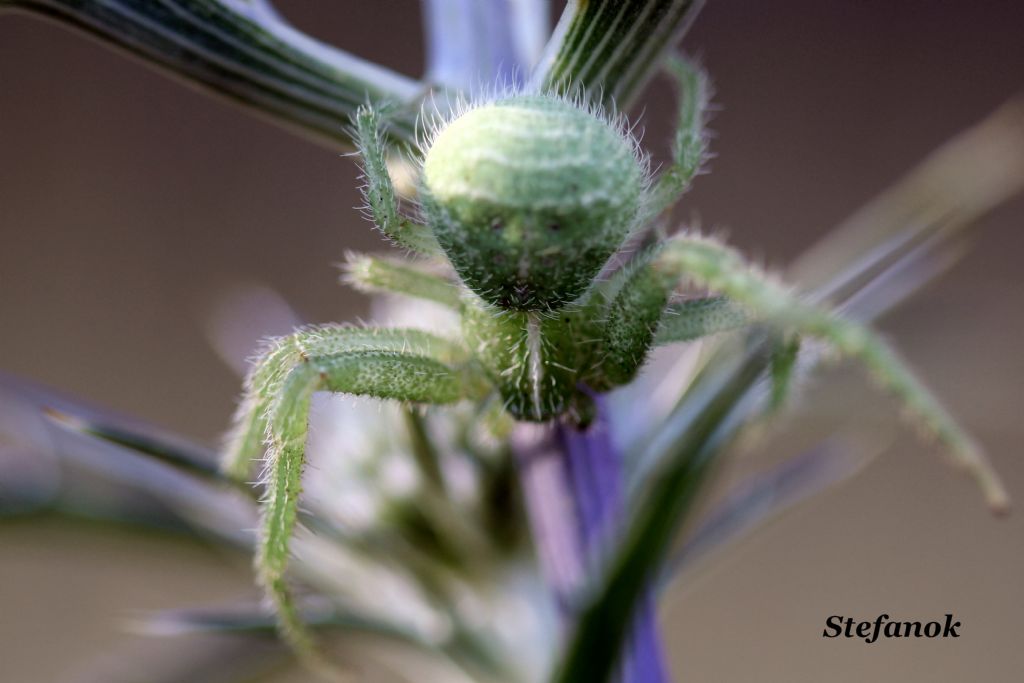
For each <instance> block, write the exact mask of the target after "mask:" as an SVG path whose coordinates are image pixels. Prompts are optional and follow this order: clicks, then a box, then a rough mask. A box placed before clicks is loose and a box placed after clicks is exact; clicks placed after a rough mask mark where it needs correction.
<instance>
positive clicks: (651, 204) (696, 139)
mask: <svg viewBox="0 0 1024 683" xmlns="http://www.w3.org/2000/svg"><path fill="white" fill-rule="evenodd" d="M665 69H666V71H667V72H668V74H669V76H671V77H672V78H673V79H674V80H675V82H676V85H677V87H678V88H679V115H678V121H677V124H676V133H675V138H674V140H673V143H672V163H671V165H669V166H668V167H667V168H666V169H665V170H664V171H662V173H661V175H659V176H658V178H657V179H656V180H655V181H654V184H653V186H652V187H651V189H650V191H649V195H648V199H647V213H648V215H649V216H651V217H654V216H657V215H658V214H660V213H662V212H663V211H665V210H666V209H668V208H669V207H670V206H672V204H674V203H675V202H676V201H677V200H678V199H679V197H680V196H681V195H682V194H683V193H684V192H686V190H687V188H689V186H690V183H691V182H692V181H693V178H694V176H696V175H697V173H698V172H699V171H700V168H701V165H702V164H703V163H704V160H705V158H706V157H707V150H708V142H707V133H706V132H705V130H704V120H705V118H706V116H707V107H708V98H709V96H710V89H711V88H710V81H709V79H708V76H707V74H706V73H705V72H704V71H703V70H702V69H701V68H700V67H698V66H697V65H696V64H693V63H692V62H689V61H687V60H685V59H683V58H681V57H677V56H671V57H669V59H668V61H667V62H666V64H665Z"/></svg>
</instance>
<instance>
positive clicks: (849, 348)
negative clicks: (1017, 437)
mask: <svg viewBox="0 0 1024 683" xmlns="http://www.w3.org/2000/svg"><path fill="white" fill-rule="evenodd" d="M650 270H651V272H652V273H655V274H658V275H659V276H660V277H661V278H662V284H663V286H664V287H665V288H666V290H667V291H670V290H671V289H672V288H674V287H675V285H676V284H677V283H678V281H679V280H680V279H685V280H688V281H690V282H692V283H694V284H697V285H699V286H703V287H708V288H710V289H712V290H715V291H717V292H720V293H722V294H724V295H725V296H727V297H729V298H730V299H731V300H732V301H734V302H736V303H738V304H740V305H741V306H742V307H743V308H744V309H746V311H747V313H748V315H749V316H750V318H751V320H753V321H763V322H766V323H768V324H772V325H775V326H777V327H779V328H781V329H782V330H784V331H787V332H791V333H795V334H798V335H803V336H807V337H812V338H815V339H818V340H821V341H823V342H825V343H826V344H827V345H829V346H830V347H832V348H833V349H835V350H836V351H838V352H839V353H840V354H842V355H845V356H850V357H853V358H856V359H858V360H859V361H861V362H862V363H863V364H864V365H865V366H866V367H867V368H868V370H869V371H870V372H871V374H872V375H873V376H874V377H875V378H876V379H877V380H878V382H879V383H880V384H881V385H882V386H883V387H885V388H886V389H888V390H889V392H890V393H892V394H893V395H894V396H895V397H896V398H897V399H898V400H899V401H900V402H901V403H902V404H903V405H904V407H905V408H906V409H907V412H908V413H909V414H910V415H911V416H912V417H913V418H914V420H915V422H916V423H917V424H918V425H919V426H921V427H922V428H924V429H925V430H926V431H927V432H928V433H930V434H932V435H934V436H935V437H936V438H937V439H938V440H939V441H940V442H942V443H943V444H944V445H945V446H946V447H947V448H948V449H949V451H950V453H951V454H952V456H953V457H954V459H955V460H956V462H957V463H958V464H960V465H961V466H963V467H964V468H965V469H966V470H967V471H968V472H969V473H970V474H971V475H972V476H973V477H974V479H975V480H976V481H977V482H978V484H979V485H980V487H981V489H982V491H983V492H984V494H985V497H986V499H987V500H988V502H989V504H990V505H991V506H992V507H993V509H996V510H1005V509H1006V508H1007V507H1008V504H1009V498H1008V495H1007V493H1006V491H1005V489H1004V488H1003V484H1002V482H1001V481H1000V480H999V477H998V475H997V474H996V473H995V471H994V470H993V468H992V466H991V464H990V463H989V461H988V459H987V458H986V457H985V455H984V453H983V452H982V451H981V450H980V448H979V447H978V445H977V444H976V443H975V442H974V440H973V439H972V438H971V437H970V436H969V435H968V434H966V433H965V432H964V431H963V430H962V429H961V428H960V426H959V425H958V424H957V423H956V422H955V421H954V420H953V418H952V417H951V416H950V415H949V413H947V412H946V410H945V408H943V407H942V405H941V404H940V403H939V401H938V400H937V399H936V398H935V397H934V396H933V395H932V394H931V392H930V391H929V390H928V389H927V388H926V387H925V386H924V385H923V384H921V382H920V381H919V380H918V379H917V378H916V377H915V376H914V374H913V373H912V372H911V371H910V369H909V368H908V367H907V366H906V365H905V364H904V363H903V362H902V361H901V360H900V359H899V357H898V356H897V355H896V353H895V352H894V351H893V350H892V348H891V347H890V346H889V345H888V344H887V343H886V342H885V341H884V340H883V339H881V338H880V337H879V336H878V335H877V334H876V333H875V332H874V331H872V330H871V329H870V328H868V327H865V326H863V325H859V324H857V323H855V322H853V321H850V320H846V319H844V318H842V317H840V316H839V315H837V314H835V313H833V312H831V311H829V310H827V309H824V308H820V307H818V306H815V305H812V304H809V303H807V302H805V301H804V300H802V299H801V298H800V297H799V296H798V295H796V294H794V293H793V292H792V291H791V290H790V289H788V288H787V287H785V286H783V285H782V284H780V283H778V282H777V281H775V280H774V279H772V278H771V277H770V276H769V275H768V274H767V273H765V272H763V271H761V270H760V269H758V268H756V267H754V266H753V265H752V264H750V263H748V262H746V261H745V260H744V259H743V258H742V257H741V256H740V254H739V253H738V252H736V251H735V250H733V249H731V248H729V247H727V246H725V245H723V244H721V243H719V242H716V241H714V240H711V239H709V238H706V237H694V236H686V235H684V236H679V237H675V238H673V239H671V240H669V241H668V242H667V243H665V245H664V247H663V248H662V249H661V250H660V251H659V252H658V253H657V255H656V256H655V257H654V258H653V259H652V260H651V265H650Z"/></svg>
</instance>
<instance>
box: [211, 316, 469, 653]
mask: <svg viewBox="0 0 1024 683" xmlns="http://www.w3.org/2000/svg"><path fill="white" fill-rule="evenodd" d="M480 382H481V380H480V379H479V378H478V376H477V375H476V374H475V372H474V371H473V370H472V366H471V364H470V363H469V361H468V360H467V358H466V355H465V354H464V352H463V351H462V349H461V348H459V347H458V346H456V345H454V344H452V343H451V342H448V341H446V340H444V339H441V338H439V337H436V336H434V335H430V334H427V333H425V332H420V331H417V330H398V329H368V328H356V327H343V326H324V327H311V328H305V329H302V330H299V331H298V332H296V333H294V334H292V335H290V336H288V337H284V338H281V339H277V340H274V341H272V342H271V343H270V344H269V346H268V348H267V350H266V351H265V353H264V354H263V356H262V358H261V360H260V361H259V362H258V363H257V364H256V365H255V366H254V367H253V368H252V371H251V372H250V374H249V376H248V378H247V379H246V383H245V391H244V395H243V398H242V403H241V405H240V406H239V409H238V412H237V414H236V417H235V427H234V430H233V432H232V434H231V435H230V438H229V442H228V446H227V449H226V453H225V459H224V463H223V466H224V469H225V470H226V471H227V472H229V473H231V474H232V475H233V476H236V477H242V478H244V477H246V476H247V475H248V472H249V469H250V464H251V461H252V459H253V458H254V457H256V456H257V455H258V454H259V452H260V451H261V450H263V447H264V445H265V450H266V455H265V459H264V469H263V479H262V484H263V487H264V495H263V500H262V520H261V528H260V539H259V549H258V552H257V556H256V569H257V573H258V576H259V579H260V583H261V584H262V585H263V587H264V589H265V590H266V591H267V593H268V595H269V596H270V598H271V599H272V601H273V603H274V607H275V609H276V610H277V613H278V616H279V619H280V624H281V629H282V632H283V634H284V636H285V637H286V638H287V639H288V640H289V641H290V642H291V643H292V644H293V645H294V646H295V647H296V649H297V650H299V651H300V652H306V653H309V652H310V651H311V648H310V642H309V639H308V636H307V635H306V633H305V629H304V627H303V625H302V622H301V620H300V618H299V616H298V614H297V612H296V609H295V606H294V604H293V603H292V600H291V598H290V595H289V592H288V589H287V586H286V583H285V580H284V573H285V569H286V567H287V564H288V544H289V540H290V538H291V535H292V533H293V531H294V527H295V519H296V513H297V506H298V495H299V491H300V488H301V476H302V468H303V464H304V462H305V448H306V436H307V431H308V426H307V422H308V417H309V405H310V399H311V398H312V395H313V394H314V393H315V392H317V391H322V390H325V391H331V392H337V393H348V394H355V395H361V396H372V397H376V398H382V399H395V400H399V401H406V402H410V403H425V404H445V403H453V402H455V401H458V400H459V399H461V398H464V397H468V396H472V395H475V394H476V393H477V392H478V391H479V390H480V387H481V384H480Z"/></svg>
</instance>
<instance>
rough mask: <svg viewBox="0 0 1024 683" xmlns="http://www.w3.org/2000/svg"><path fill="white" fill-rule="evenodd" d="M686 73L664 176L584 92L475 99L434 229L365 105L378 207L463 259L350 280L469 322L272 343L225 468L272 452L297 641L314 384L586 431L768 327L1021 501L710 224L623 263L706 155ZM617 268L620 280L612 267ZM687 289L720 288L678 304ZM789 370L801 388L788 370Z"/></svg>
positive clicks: (432, 151) (271, 575)
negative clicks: (704, 340)
mask: <svg viewBox="0 0 1024 683" xmlns="http://www.w3.org/2000/svg"><path fill="white" fill-rule="evenodd" d="M670 72H671V73H672V74H673V75H674V76H675V77H676V78H677V80H678V82H679V83H680V85H681V92H682V104H681V107H680V115H679V127H678V131H677V133H676V136H675V140H674V145H673V161H672V163H671V164H670V165H669V166H668V167H667V168H666V169H664V170H663V171H662V172H661V173H660V174H659V175H658V176H657V177H656V178H653V179H652V178H649V177H648V172H647V166H646V160H645V157H644V155H642V154H641V153H640V152H639V151H638V148H637V145H636V142H635V141H634V139H633V138H632V137H631V136H630V135H629V133H628V132H626V128H625V127H624V126H623V125H620V124H618V123H614V122H609V121H608V120H607V119H605V118H604V117H602V116H601V115H600V114H599V113H595V112H594V111H593V110H591V109H588V108H587V107H586V106H583V105H582V104H581V102H582V100H581V101H579V102H577V101H573V100H569V99H565V98H562V97H560V96H556V95H546V94H530V95H516V96H512V97H508V98H505V99H499V100H492V101H490V102H488V103H485V104H482V105H479V106H474V107H470V108H468V110H467V111H465V112H464V113H462V114H461V115H458V116H456V117H454V118H453V119H452V120H451V121H448V122H446V123H445V124H444V125H442V126H440V127H439V129H438V132H437V133H436V134H435V135H433V136H432V138H431V139H430V141H429V142H428V143H427V144H426V145H425V149H424V154H423V157H424V158H423V159H422V160H421V161H422V164H421V178H420V179H419V190H420V194H421V207H422V211H421V216H422V218H423V223H422V224H417V223H415V222H413V221H411V220H409V219H407V218H405V217H404V216H403V214H402V213H401V212H400V210H399V206H398V202H397V199H396V197H395V194H394V190H393V188H392V184H391V180H390V177H389V176H388V172H387V167H386V164H385V150H384V146H383V143H382V139H381V137H380V135H379V131H378V127H379V118H378V115H377V114H376V113H375V112H374V111H372V110H370V109H363V110H361V111H360V112H359V113H358V115H357V117H356V121H355V123H356V134H357V139H358V141H359V145H360V150H359V151H360V153H361V155H362V157H363V160H364V163H365V165H364V170H365V175H366V180H367V183H366V186H365V188H364V194H365V197H366V201H367V206H368V209H369V212H370V214H371V215H372V217H373V219H374V221H375V222H376V224H377V225H378V227H379V228H380V229H381V231H382V232H383V233H384V234H385V235H386V236H387V237H389V238H390V239H391V240H392V241H394V242H396V243H397V244H399V245H401V246H403V247H406V248H407V249H409V250H411V251H414V252H417V253H419V254H420V255H422V256H424V257H426V258H427V259H430V260H431V261H433V262H434V264H438V265H441V266H442V271H443V270H444V269H445V268H447V273H446V274H444V273H442V274H438V272H437V270H438V269H437V267H429V268H425V267H423V266H421V265H419V264H416V263H413V262H408V261H400V260H393V259H382V258H375V257H368V256H361V257H355V258H353V259H351V260H350V263H349V266H348V275H349V279H350V282H352V283H353V284H355V285H357V286H358V287H360V288H362V289H364V290H367V291H387V292H391V293H399V294H403V295H406V296H413V297H418V298H421V299H429V300H433V301H435V302H437V303H441V304H443V305H445V306H448V307H450V308H451V309H453V310H454V311H456V312H457V313H458V314H459V315H460V316H461V319H462V325H461V335H460V336H459V337H458V338H451V339H449V338H442V337H439V336H437V335H433V334H429V333H426V332H422V331H417V330H399V329H384V328H382V329H374V328H358V327H351V326H338V325H327V326H320V327H313V328H305V329H301V330H299V331H297V332H296V333H295V334H293V335H290V336H288V337H284V338H281V339H276V340H272V341H271V342H270V343H269V345H268V346H267V349H266V350H265V352H264V354H263V356H262V358H261V359H260V361H259V362H258V363H257V364H256V365H255V366H254V367H253V369H252V371H251V372H250V374H249V377H248V379H247V381H246V386H245V395H244V397H243V401H242V404H241V405H240V407H239V410H238V413H237V417H236V422H235V429H234V432H233V433H232V435H231V439H230V442H229V446H228V451H227V453H226V457H225V466H226V468H227V469H228V470H229V471H230V472H231V473H232V474H234V475H235V476H238V477H245V476H248V473H249V470H250V468H251V462H252V460H253V459H254V458H256V457H258V456H259V455H260V453H261V452H262V451H265V453H266V458H265V463H266V466H265V468H264V472H265V474H264V476H265V479H264V484H265V486H266V489H267V494H266V496H265V499H264V505H263V523H262V537H261V542H260V549H259V553H258V556H257V567H258V570H259V576H260V580H261V582H262V583H263V584H264V586H265V587H266V588H267V590H268V592H269V594H270V595H271V597H272V598H273V599H274V601H275V604H276V605H277V607H278V610H279V613H280V615H281V618H282V624H283V626H284V627H285V633H286V634H288V635H290V636H291V637H292V641H293V642H295V643H297V644H301V642H302V640H303V639H302V636H301V634H302V629H301V624H300V623H299V620H298V618H297V616H296V613H295V610H294V608H293V607H292V605H291V602H290V600H289V597H288V592H287V590H286V588H285V582H284V570H285V567H286V565H287V559H288V541H289V538H290V537H291V534H292V531H293V529H294V525H295V519H296V509H297V498H298V492H299V489H300V482H301V473H302V465H303V463H304V453H305V442H306V435H307V420H308V414H309V403H310V397H311V395H312V394H313V393H314V392H316V391H321V390H326V391H333V392H343V393H350V394H359V395H364V396H373V397H377V398H382V399H397V400H401V401H405V402H408V403H418V404H446V403H454V402H456V401H460V400H464V399H470V400H474V401H477V402H478V403H479V404H480V405H484V404H485V403H488V402H489V401H488V398H489V397H499V398H500V400H501V404H502V405H503V406H504V409H505V411H506V412H507V413H508V414H509V415H511V416H512V417H513V418H515V419H517V420H533V421H542V420H551V419H558V418H563V419H569V420H571V421H573V422H575V423H576V424H577V425H579V426H581V427H582V426H584V425H585V424H586V422H587V419H588V415H589V410H588V405H589V402H590V398H589V397H590V396H591V395H592V394H593V393H594V392H602V391H607V390H609V389H612V388H614V387H616V386H619V385H622V384H624V383H626V382H629V381H630V380H631V379H632V378H633V377H634V375H635V374H636V372H637V371H638V369H639V368H640V367H641V365H642V364H643V362H644V359H645V358H646V356H647V354H648V351H649V350H650V348H651V347H652V346H654V345H656V344H661V343H668V342H677V341H686V340H691V339H697V338H699V337H703V336H706V335H709V334H712V333H715V332H721V331H725V330H730V329H733V328H736V327H740V326H743V325H746V324H749V323H751V322H758V323H760V324H762V325H763V326H764V327H765V328H767V329H769V330H775V331H777V332H779V333H781V335H782V336H784V337H785V338H787V339H789V340H793V339H795V338H797V337H798V336H807V337H812V338H815V339H817V340H819V341H821V342H824V343H825V344H827V345H829V346H831V347H832V348H833V349H834V350H836V351H837V352H839V353H840V354H844V355H847V356H852V357H855V358H857V359H859V360H860V361H861V362H862V363H864V365H866V366H867V367H868V369H869V370H870V371H871V372H872V374H873V375H874V376H875V377H876V379H878V380H879V382H880V383H882V384H883V385H884V386H885V387H887V388H888V389H889V390H890V391H891V392H892V393H893V394H894V395H895V396H896V397H897V398H898V399H900V400H901V401H902V402H903V403H904V405H905V406H906V408H907V409H908V411H907V412H908V413H909V414H911V415H913V416H914V417H915V418H916V419H917V422H918V423H919V424H920V425H921V426H922V427H924V428H925V429H926V430H927V431H929V432H930V433H932V434H934V435H935V436H936V437H938V438H939V439H940V440H941V441H942V442H943V443H944V444H945V445H946V446H947V447H948V448H949V449H950V451H951V452H952V453H953V454H954V456H956V457H957V458H959V459H960V460H961V461H962V462H963V463H964V464H965V465H966V466H967V467H968V469H970V471H971V472H972V473H973V474H974V475H975V476H976V478H978V479H979V480H980V482H981V483H982V485H983V487H984V488H985V490H986V491H987V492H988V494H989V496H990V498H991V499H992V501H993V503H994V504H996V505H1000V504H1005V499H1006V496H1005V493H1004V492H1003V490H1002V489H1001V487H1000V484H999V482H998V480H997V479H996V478H995V475H994V474H993V473H992V471H991V469H990V468H989V467H988V465H987V463H986V462H985V460H984V458H983V456H982V455H981V454H980V453H979V452H978V451H977V449H976V447H975V445H974V443H973V441H972V440H971V439H970V438H969V437H968V436H967V435H966V434H964V433H963V432H962V431H961V430H960V428H959V427H958V426H957V425H956V423H955V422H954V421H953V420H952V419H951V418H950V417H949V415H948V414H947V413H946V412H945V411H944V410H943V408H942V407H941V406H940V405H939V403H938V402H937V401H936V400H935V399H934V398H933V397H932V396H931V394H930V393H929V392H928V391H927V389H925V388H924V387H923V386H921V385H920V384H919V383H918V382H917V380H916V379H915V378H914V376H913V374H911V373H910V372H909V371H908V370H907V369H906V368H905V367H903V365H902V364H901V362H900V361H899V359H898V358H897V357H896V356H895V354H894V353H893V352H892V350H891V349H890V348H889V347H888V345H886V344H885V343H884V342H883V341H882V340H881V339H880V338H878V337H877V336H876V335H875V334H874V333H873V332H872V331H871V330H870V329H868V328H865V327H862V326H860V325H857V324H856V323H854V322H852V321H849V320H846V319H844V318H842V317H839V316H837V315H835V314H833V313H832V312H831V311H829V310H827V309H825V308H821V307H819V306H817V305H813V304H810V303H807V302H806V301H805V300H803V299H802V298H801V297H799V296H798V295H796V294H795V293H793V292H792V291H791V290H790V289H789V288H787V287H785V286H783V285H781V284H780V283H778V282H776V281H775V280H774V279H772V278H771V277H769V276H768V275H767V274H766V273H764V272H763V271H761V270H759V269H758V268H756V267H755V266H752V265H751V264H750V263H748V262H747V261H745V260H744V259H743V258H742V256H741V255H740V254H739V253H738V252H736V251H735V250H733V249H730V248H729V247H727V246H725V245H723V244H721V243H719V242H717V241H715V240H713V239H709V238H706V237H701V236H695V235H691V234H685V233H683V234H677V235H674V236H672V237H669V238H666V239H663V240H660V241H655V242H653V243H652V244H648V245H647V246H646V247H645V248H643V249H639V250H636V251H635V252H634V253H632V254H625V253H623V254H620V256H621V257H622V258H621V261H623V262H624V265H622V266H620V267H618V268H617V269H614V268H612V269H609V268H608V267H607V265H608V263H609V260H610V258H611V257H612V256H613V255H615V254H616V252H617V251H619V250H620V249H621V248H622V246H623V244H624V242H626V241H627V239H626V238H627V236H628V235H630V233H631V232H633V231H634V230H643V228H644V227H646V226H645V225H644V223H646V222H648V221H650V220H652V219H653V218H656V217H657V216H658V215H659V214H660V213H662V212H663V211H664V210H665V209H667V208H669V207H670V206H671V205H672V204H673V203H674V202H675V200H676V199H677V198H678V197H679V196H680V195H681V194H682V193H683V192H684V191H685V189H686V188H687V186H688V185H689V182H690V181H691V179H692V178H693V176H694V175H695V174H696V172H697V171H698V169H699V167H700V164H701V162H702V159H703V156H704V152H705V146H706V145H705V136H704V133H703V130H702V123H703V111H704V106H705V99H706V95H705V92H706V85H705V77H704V75H703V74H702V72H700V71H699V70H698V69H696V68H694V67H692V66H691V65H689V64H687V63H685V62H682V61H680V60H676V61H672V62H671V64H670ZM648 241H651V240H648ZM612 262H613V263H615V261H612ZM609 270H611V271H612V272H610V273H608V271H609ZM602 271H604V272H605V273H606V274H607V276H606V277H604V276H602V277H601V278H600V279H599V277H598V276H599V275H600V274H601V273H602ZM681 283H692V284H695V285H697V286H699V287H701V288H704V289H709V290H712V291H714V292H716V293H717V294H718V295H717V296H711V297H706V298H694V299H689V300H683V301H675V302H672V301H670V297H671V295H672V294H673V292H674V291H675V290H676V289H677V287H678V286H679V285H680V284H681ZM779 348H780V349H782V350H783V351H780V358H781V359H782V361H781V362H779V363H778V364H777V367H778V368H781V369H783V370H785V369H786V368H791V367H792V365H793V363H792V360H793V358H792V354H794V353H796V351H795V350H794V349H796V348H797V347H796V346H795V344H794V343H792V342H790V343H785V344H780V346H779ZM775 375H784V373H781V372H780V373H773V376H775ZM776 379H780V380H781V381H780V382H779V386H785V385H786V382H785V377H776Z"/></svg>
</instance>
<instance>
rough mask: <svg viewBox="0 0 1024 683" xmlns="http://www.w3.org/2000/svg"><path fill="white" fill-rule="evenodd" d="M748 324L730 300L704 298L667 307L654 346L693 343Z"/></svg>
mask: <svg viewBox="0 0 1024 683" xmlns="http://www.w3.org/2000/svg"><path fill="white" fill-rule="evenodd" d="M748 324H750V316H749V315H748V314H747V312H746V311H745V310H744V309H743V307H741V306H740V305H738V304H737V303H736V302H735V301H733V300H732V299H729V298H728V297H724V296H707V297H701V298H699V299H688V300H686V301H680V302H678V303H674V304H671V305H669V306H668V308H666V309H665V312H664V313H663V315H662V317H661V323H660V324H659V325H658V332H657V334H655V335H654V344H655V345H656V346H660V345H663V344H672V343H675V342H685V341H694V340H696V339H702V338H704V337H708V336H710V335H712V334H717V333H719V332H728V331H730V330H735V329H737V328H740V327H743V326H744V325H748Z"/></svg>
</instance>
